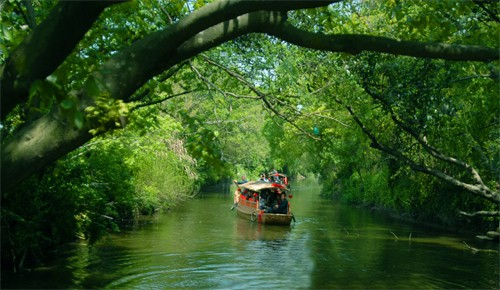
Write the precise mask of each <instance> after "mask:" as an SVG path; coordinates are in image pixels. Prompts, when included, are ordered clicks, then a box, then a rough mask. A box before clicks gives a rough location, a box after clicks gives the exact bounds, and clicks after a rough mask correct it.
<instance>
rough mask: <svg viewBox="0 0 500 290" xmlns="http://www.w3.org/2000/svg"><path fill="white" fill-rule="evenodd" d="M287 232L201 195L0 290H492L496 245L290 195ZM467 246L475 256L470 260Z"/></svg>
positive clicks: (228, 197) (309, 188) (313, 190)
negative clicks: (290, 218)
mask: <svg viewBox="0 0 500 290" xmlns="http://www.w3.org/2000/svg"><path fill="white" fill-rule="evenodd" d="M293 195H294V196H293V198H292V199H291V203H292V210H293V212H294V214H295V216H296V218H297V222H296V223H293V222H292V225H291V226H290V227H276V226H274V227H271V226H261V225H258V224H253V223H251V222H250V220H246V219H242V218H238V217H237V216H236V212H235V211H230V210H229V209H230V206H231V204H232V199H233V197H232V194H221V193H214V194H206V195H204V196H202V197H201V198H199V199H196V200H192V201H190V202H188V203H186V204H184V205H182V206H180V207H178V208H176V209H175V210H173V211H172V212H170V213H167V214H162V215H159V216H156V217H154V218H152V219H151V220H148V221H145V222H142V223H139V224H137V225H135V226H134V227H131V228H130V229H129V230H126V231H123V232H122V233H120V234H117V235H113V236H111V237H110V238H109V239H107V240H106V241H103V242H101V243H99V244H98V245H96V246H94V247H91V248H89V247H87V246H86V245H85V244H83V243H82V244H75V245H72V246H71V247H68V249H66V250H64V251H60V253H58V255H57V258H54V260H53V261H52V262H51V263H50V264H46V265H44V266H43V267H39V268H37V269H35V270H33V271H30V272H24V273H22V274H17V275H13V274H5V273H3V274H2V289H8V288H22V289H33V288H37V289H40V288H43V289H57V288H72V289H75V288H77V289H78V288H80V289H82V288H85V289H102V288H109V289H181V288H191V289H252V288H258V289H275V288H281V289H339V288H341V289H353V288H355V289H375V288H385V289H388V288H390V289H429V288H439V289H457V288H465V289H499V287H500V285H499V277H500V276H499V275H500V271H499V252H498V244H494V243H491V242H486V241H480V240H477V239H474V238H473V237H471V236H468V235H455V234H452V233H443V232H442V231H437V230H433V229H428V228H424V227H421V226H415V225H411V224H407V223H403V222H400V221H398V220H394V219H391V218H389V217H387V216H385V215H383V214H382V213H379V212H375V211H369V210H366V209H357V208H352V207H348V206H343V205H339V204H337V203H334V202H331V201H328V200H324V199H321V198H320V197H319V188H318V187H317V186H315V185H301V184H296V185H294V186H293ZM466 244H467V245H469V246H471V247H475V248H478V249H482V250H484V251H479V252H473V251H471V250H470V248H468V247H467V246H466Z"/></svg>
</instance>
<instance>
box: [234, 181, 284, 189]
mask: <svg viewBox="0 0 500 290" xmlns="http://www.w3.org/2000/svg"><path fill="white" fill-rule="evenodd" d="M238 186H239V187H241V188H244V189H249V190H252V191H260V190H263V189H277V188H279V189H286V187H285V185H283V184H279V183H275V182H267V181H260V180H259V181H249V182H246V183H243V184H238Z"/></svg>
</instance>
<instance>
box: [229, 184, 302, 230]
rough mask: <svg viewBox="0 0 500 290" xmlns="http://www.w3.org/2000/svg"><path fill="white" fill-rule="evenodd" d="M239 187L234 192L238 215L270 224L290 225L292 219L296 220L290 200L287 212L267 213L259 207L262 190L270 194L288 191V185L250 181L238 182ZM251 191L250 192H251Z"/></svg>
mask: <svg viewBox="0 0 500 290" xmlns="http://www.w3.org/2000/svg"><path fill="white" fill-rule="evenodd" d="M237 186H238V188H237V189H236V191H235V192H234V198H235V199H234V202H235V205H236V210H237V213H238V216H241V217H243V218H248V219H250V220H251V221H253V222H258V223H261V224H270V225H290V223H291V221H292V219H294V220H295V218H294V216H293V213H292V212H291V211H290V202H288V212H287V213H286V214H279V213H266V212H265V211H264V210H262V209H259V201H258V197H259V196H261V191H264V190H265V191H268V194H277V192H286V191H288V189H287V187H286V185H284V184H281V183H273V182H266V181H250V182H247V183H244V184H237ZM249 193H250V194H249Z"/></svg>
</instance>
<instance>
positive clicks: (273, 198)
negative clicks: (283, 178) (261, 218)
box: [266, 189, 279, 208]
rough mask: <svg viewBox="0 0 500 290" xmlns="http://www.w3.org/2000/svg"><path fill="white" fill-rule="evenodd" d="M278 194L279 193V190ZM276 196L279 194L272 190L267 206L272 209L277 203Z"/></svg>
mask: <svg viewBox="0 0 500 290" xmlns="http://www.w3.org/2000/svg"><path fill="white" fill-rule="evenodd" d="M278 193H279V189H278ZM276 195H277V193H276V192H275V191H274V190H271V192H270V193H269V194H268V196H267V200H266V204H267V206H269V207H271V208H272V207H273V206H274V204H275V203H276V199H277V198H276Z"/></svg>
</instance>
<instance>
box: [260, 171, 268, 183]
mask: <svg viewBox="0 0 500 290" xmlns="http://www.w3.org/2000/svg"><path fill="white" fill-rule="evenodd" d="M259 181H266V182H267V181H269V180H268V179H267V178H266V175H265V174H264V173H261V174H260V178H259Z"/></svg>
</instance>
